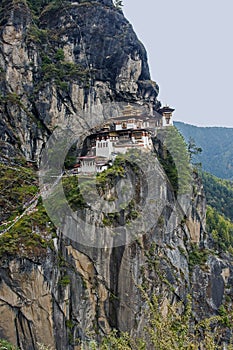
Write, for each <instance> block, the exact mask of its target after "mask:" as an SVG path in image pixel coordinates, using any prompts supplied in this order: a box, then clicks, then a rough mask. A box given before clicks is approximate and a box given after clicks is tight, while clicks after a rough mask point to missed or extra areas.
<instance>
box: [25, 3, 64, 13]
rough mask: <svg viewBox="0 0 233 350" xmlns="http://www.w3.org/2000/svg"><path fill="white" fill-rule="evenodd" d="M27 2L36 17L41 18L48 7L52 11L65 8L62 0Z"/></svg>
mask: <svg viewBox="0 0 233 350" xmlns="http://www.w3.org/2000/svg"><path fill="white" fill-rule="evenodd" d="M26 2H27V4H28V6H29V7H30V9H31V10H32V12H33V14H34V15H35V16H39V15H40V14H41V13H42V11H43V10H44V9H46V7H47V6H48V7H49V9H50V10H51V9H53V8H54V9H56V8H58V7H60V6H62V5H63V6H64V1H62V0H26Z"/></svg>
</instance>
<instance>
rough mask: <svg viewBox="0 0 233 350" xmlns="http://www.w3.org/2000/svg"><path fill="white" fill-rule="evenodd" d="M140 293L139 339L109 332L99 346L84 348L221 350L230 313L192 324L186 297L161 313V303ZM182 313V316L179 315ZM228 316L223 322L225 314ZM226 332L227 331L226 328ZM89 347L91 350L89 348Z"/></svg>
mask: <svg viewBox="0 0 233 350" xmlns="http://www.w3.org/2000/svg"><path fill="white" fill-rule="evenodd" d="M140 289H141V292H142V294H143V297H144V299H145V302H146V308H145V314H146V318H147V321H146V326H145V329H144V333H143V335H142V336H141V337H140V338H135V337H132V336H130V335H129V333H123V332H122V333H120V334H119V333H118V332H117V331H113V332H111V333H110V334H109V335H108V336H106V337H105V338H104V339H103V340H102V341H101V343H100V344H97V343H96V342H94V341H91V342H89V344H87V345H88V346H89V349H93V350H97V349H98V350H108V349H113V350H146V349H148V348H150V349H158V350H173V349H177V350H199V349H200V346H202V347H201V348H202V349H206V350H207V349H208V350H222V349H223V346H222V345H221V340H222V339H223V330H222V325H223V323H224V324H225V327H226V328H227V327H229V325H231V322H232V320H233V315H232V312H231V313H229V312H228V311H226V310H225V308H221V309H220V310H219V315H218V316H213V317H211V318H207V319H203V320H202V321H200V322H198V323H197V324H193V321H192V320H193V315H192V311H191V298H190V297H188V299H187V301H186V302H185V303H183V302H180V303H175V304H174V305H172V306H171V305H170V304H168V305H167V308H166V311H164V310H163V311H162V308H161V302H162V299H161V300H160V299H159V298H158V297H156V296H155V295H153V296H152V297H149V296H148V294H147V293H146V292H145V291H144V290H143V289H142V288H140ZM181 310H183V312H181ZM227 312H228V316H227V320H226V313H227ZM229 328H230V327H229ZM90 344H91V347H90ZM227 349H228V350H232V349H233V342H232V341H230V344H228V347H227Z"/></svg>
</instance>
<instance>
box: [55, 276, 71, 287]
mask: <svg viewBox="0 0 233 350" xmlns="http://www.w3.org/2000/svg"><path fill="white" fill-rule="evenodd" d="M70 282H71V280H70V277H69V276H68V275H65V276H63V277H61V278H60V279H59V281H58V284H59V285H60V286H62V287H66V286H68V285H69V284H70Z"/></svg>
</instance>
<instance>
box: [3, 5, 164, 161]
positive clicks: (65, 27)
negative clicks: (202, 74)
mask: <svg viewBox="0 0 233 350" xmlns="http://www.w3.org/2000/svg"><path fill="white" fill-rule="evenodd" d="M29 3H30V1H29ZM31 3H33V2H31ZM42 3H43V2H42ZM45 3H46V2H45ZM56 3H57V4H56ZM1 10H2V13H3V14H4V18H3V20H2V22H1V44H0V45H1V53H0V67H1V77H0V84H1V100H0V101H1V112H0V113H1V125H0V138H1V140H2V141H3V143H2V148H3V150H4V153H5V154H6V155H8V154H9V155H10V156H13V155H14V154H15V153H17V152H18V153H19V152H21V153H23V155H24V156H25V157H26V159H28V160H38V159H39V155H40V152H41V149H42V147H43V144H44V142H45V141H46V139H47V138H48V136H49V135H50V133H51V132H52V131H53V129H54V128H55V127H56V126H57V125H58V124H63V126H65V125H67V124H68V123H70V122H72V123H75V119H77V117H78V115H79V113H80V111H81V112H82V111H83V110H86V111H87V110H90V108H91V107H92V106H98V112H99V113H98V114H99V117H100V118H101V116H103V114H105V117H106V118H107V117H108V118H109V117H110V116H111V111H109V110H103V108H101V106H102V104H103V103H107V102H112V101H118V100H121V101H122V100H123V99H124V100H125V101H131V102H132V101H135V102H137V103H139V104H140V105H146V106H147V108H148V110H149V111H150V113H153V110H156V109H157V108H158V107H159V102H158V101H157V99H156V98H157V95H158V86H157V85H156V84H155V83H153V82H150V80H149V79H150V74H149V69H148V64H147V58H146V51H145V49H144V47H143V45H142V44H141V43H140V42H139V41H138V39H137V37H136V35H135V33H134V31H133V29H132V26H131V25H130V24H129V22H128V21H127V20H126V19H125V18H124V16H123V14H122V12H121V11H119V10H117V9H116V8H115V7H114V6H113V5H112V3H111V1H108V2H102V1H94V2H93V1H91V2H81V1H80V2H79V1H74V2H63V4H60V3H59V2H52V3H51V4H49V5H47V6H44V9H43V10H41V16H40V17H39V18H35V16H33V14H32V12H31V11H30V9H29V7H28V6H27V5H26V4H25V2H24V1H17V2H15V1H10V2H7V1H4V2H3V3H2V5H1ZM16 130H17V131H16Z"/></svg>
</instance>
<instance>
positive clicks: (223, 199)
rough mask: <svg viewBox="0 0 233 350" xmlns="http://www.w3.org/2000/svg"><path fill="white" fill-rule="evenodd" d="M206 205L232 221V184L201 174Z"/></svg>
mask: <svg viewBox="0 0 233 350" xmlns="http://www.w3.org/2000/svg"><path fill="white" fill-rule="evenodd" d="M202 181H203V185H204V189H205V194H206V199H207V204H208V205H210V206H211V207H212V208H214V209H216V210H217V211H218V212H219V214H221V215H224V216H225V217H226V218H228V219H230V220H231V221H233V183H232V182H231V181H227V180H222V179H219V178H217V177H216V176H213V175H211V174H208V173H205V172H203V173H202Z"/></svg>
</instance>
